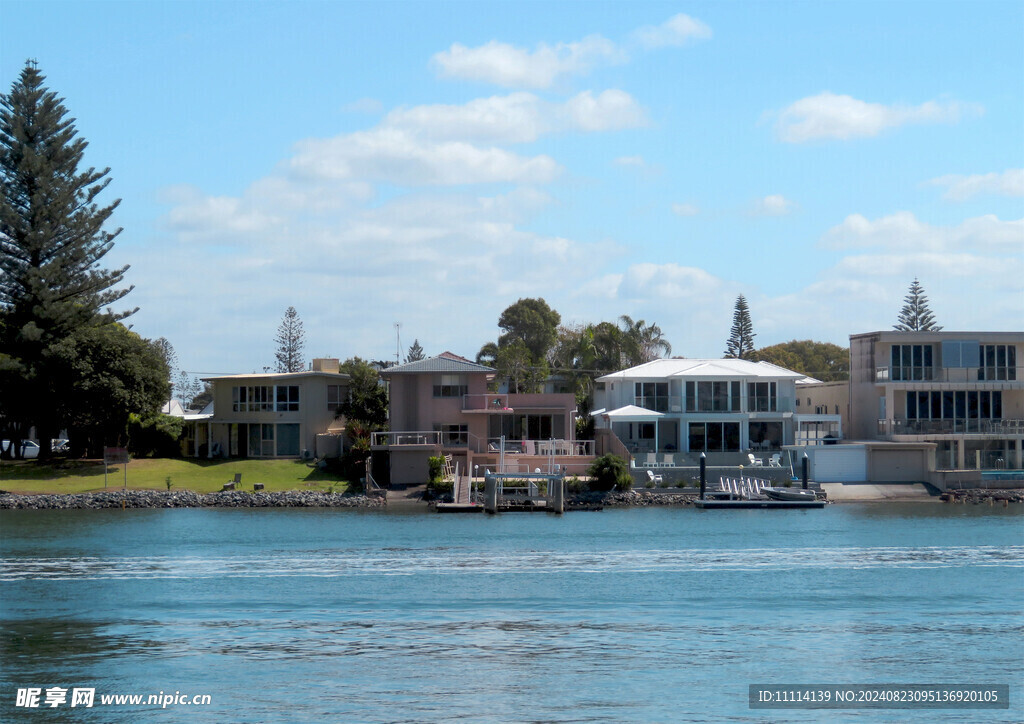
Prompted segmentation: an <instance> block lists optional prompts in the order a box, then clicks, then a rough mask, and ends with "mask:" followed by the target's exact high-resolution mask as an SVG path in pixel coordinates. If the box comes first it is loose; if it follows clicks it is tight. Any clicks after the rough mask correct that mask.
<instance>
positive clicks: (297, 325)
mask: <svg viewBox="0 0 1024 724" xmlns="http://www.w3.org/2000/svg"><path fill="white" fill-rule="evenodd" d="M274 343H275V344H276V345H277V352H275V353H274V359H275V361H276V367H275V368H274V369H275V371H276V372H302V371H303V370H304V369H306V363H305V361H304V360H303V359H302V348H303V347H305V346H306V333H305V332H304V331H303V329H302V320H301V319H299V313H298V312H296V311H295V307H288V309H286V310H285V312H284V318H283V319H282V320H281V326H279V327H278V328H277V336H276V337H274Z"/></svg>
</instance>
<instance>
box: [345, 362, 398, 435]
mask: <svg viewBox="0 0 1024 724" xmlns="http://www.w3.org/2000/svg"><path fill="white" fill-rule="evenodd" d="M339 368H340V371H341V372H344V373H345V374H347V375H348V376H349V383H348V398H347V399H346V400H345V401H343V402H342V403H341V405H340V406H339V407H338V415H337V416H338V417H344V418H345V421H346V425H352V426H355V427H359V428H361V429H365V430H367V431H374V430H383V429H385V428H387V425H388V392H387V388H386V387H385V386H384V385H383V383H382V382H381V379H380V372H379V371H378V370H377V368H376V367H374V366H373V365H372V364H370V363H369V362H367V361H366V360H364V359H360V358H359V357H352V358H350V359H347V360H345V361H344V362H342V363H341V364H340V365H339Z"/></svg>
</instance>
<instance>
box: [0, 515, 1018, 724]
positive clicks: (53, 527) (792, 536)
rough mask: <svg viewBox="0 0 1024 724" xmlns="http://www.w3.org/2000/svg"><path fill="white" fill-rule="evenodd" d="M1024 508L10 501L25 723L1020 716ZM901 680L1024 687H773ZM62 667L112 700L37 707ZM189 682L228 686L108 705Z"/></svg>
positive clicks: (5, 526) (7, 596)
mask: <svg viewBox="0 0 1024 724" xmlns="http://www.w3.org/2000/svg"><path fill="white" fill-rule="evenodd" d="M1019 511H1020V508H1019V507H1018V508H1017V509H1016V510H1014V509H1012V508H1011V509H1010V510H1009V511H1007V510H1003V509H1000V508H989V507H987V506H984V507H982V506H977V507H973V506H944V505H939V504H936V505H921V504H917V505H886V506H880V505H872V506H852V505H835V506H830V507H829V508H827V509H825V510H822V511H813V510H812V511H759V510H752V511H697V510H693V509H645V510H606V511H604V512H600V513H570V514H567V515H565V516H563V517H554V516H548V515H544V514H504V515H500V516H497V517H484V516H438V515H436V514H426V513H422V514H421V513H417V514H396V513H377V512H361V511H350V510H303V509H294V510H143V511H120V510H111V511H38V512H36V511H0V647H2V648H0V651H2V657H0V667H2V668H0V720H4V721H9V720H11V719H16V718H19V717H25V718H26V719H32V720H37V721H97V722H98V721H103V722H134V721H140V720H149V719H158V720H159V721H218V722H219V721H260V722H278V721H359V722H363V721H367V722H377V721H380V722H384V721H387V722H393V721H408V722H419V721H442V720H454V719H468V720H472V721H566V722H592V721H608V722H615V721H658V722H675V721H765V720H769V719H770V720H773V721H819V720H820V721H825V720H829V721H836V720H839V721H907V720H913V721H1020V720H1024V707H1022V702H1021V695H1022V693H1024V689H1022V688H1021V684H1022V683H1024V653H1022V652H1024V636H1022V633H1024V517H1022V516H1021V514H1020V512H1019ZM879 682H907V683H910V682H918V683H936V682H956V683H964V682H966V683H978V684H1010V686H1011V690H1010V691H1011V701H1012V704H1011V708H1010V710H1008V711H1007V710H1002V711H977V710H973V711H971V710H968V711H927V712H914V711H909V712H908V711H890V712H871V711H845V712H844V711H826V712H822V711H793V710H787V711H771V712H764V711H757V710H750V709H749V708H748V705H747V685H748V684H751V683H769V684H770V683H879ZM52 686H61V687H67V688H69V689H70V688H71V687H74V686H80V687H81V686H84V687H95V689H96V692H97V703H96V705H95V706H94V707H93V708H92V709H83V708H81V707H78V708H75V709H70V708H68V706H67V705H66V704H65V705H63V706H61V707H59V708H58V709H57V710H52V709H47V710H45V711H44V710H38V711H35V712H33V713H32V714H33V715H32V716H29V715H28V712H27V710H25V709H19V708H16V707H15V706H14V704H15V703H16V702H15V693H16V691H17V689H18V688H20V687H41V688H44V689H45V688H47V687H52ZM175 691H179V692H182V693H187V694H189V695H190V696H191V695H193V694H210V695H211V696H212V700H213V704H212V705H211V706H207V707H187V708H186V707H171V708H168V709H167V710H164V711H160V710H159V709H158V707H152V706H145V705H142V706H131V705H124V706H116V705H107V706H102V705H100V704H99V700H98V697H99V695H100V694H102V693H141V694H146V695H148V694H150V693H153V694H156V693H158V692H164V693H173V692H175Z"/></svg>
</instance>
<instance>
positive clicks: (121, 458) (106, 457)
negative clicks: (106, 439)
mask: <svg viewBox="0 0 1024 724" xmlns="http://www.w3.org/2000/svg"><path fill="white" fill-rule="evenodd" d="M128 460H129V457H128V451H127V450H126V449H125V448H123V447H105V448H103V487H104V488H106V487H107V466H109V465H122V466H123V469H124V489H125V490H128Z"/></svg>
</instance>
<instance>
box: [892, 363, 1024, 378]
mask: <svg viewBox="0 0 1024 724" xmlns="http://www.w3.org/2000/svg"><path fill="white" fill-rule="evenodd" d="M1018 380H1024V367H1007V366H997V367H916V366H913V367H908V366H899V367H893V366H890V365H883V366H879V367H875V382H1016V381H1018Z"/></svg>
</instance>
